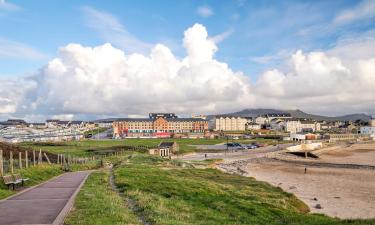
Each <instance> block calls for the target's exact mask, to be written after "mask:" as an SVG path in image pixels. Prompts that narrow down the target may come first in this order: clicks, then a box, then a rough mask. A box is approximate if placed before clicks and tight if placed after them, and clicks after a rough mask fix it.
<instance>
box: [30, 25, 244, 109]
mask: <svg viewBox="0 0 375 225" xmlns="http://www.w3.org/2000/svg"><path fill="white" fill-rule="evenodd" d="M183 44H184V47H185V48H186V51H187V56H186V57H185V58H183V59H178V58H176V57H175V56H174V55H173V53H172V52H171V51H170V49H169V48H168V47H166V46H164V45H161V44H158V45H155V46H154V47H153V48H152V49H151V52H150V54H149V55H142V54H136V53H134V54H126V53H125V52H123V51H122V50H120V49H117V48H114V47H113V46H112V45H111V44H108V43H107V44H104V45H101V46H97V47H85V46H82V45H80V44H69V45H67V46H65V47H63V48H61V49H60V51H59V55H58V57H56V58H55V59H53V60H51V61H50V62H49V63H48V65H47V66H45V67H44V68H43V69H41V70H40V72H39V73H38V74H36V75H35V76H34V77H33V80H34V81H35V82H36V83H37V84H38V85H37V88H36V89H35V93H34V94H33V95H31V96H33V98H31V99H28V100H29V102H32V105H30V107H31V108H34V109H35V110H37V111H39V112H41V113H44V114H50V115H55V114H116V115H121V114H124V115H125V114H146V113H148V112H150V111H173V112H177V113H189V114H190V113H195V112H201V113H203V112H218V111H228V110H232V109H233V108H237V109H240V108H241V107H240V105H242V102H245V101H250V98H249V82H248V79H247V77H246V76H244V75H243V74H242V73H236V72H233V71H232V70H231V69H230V68H229V67H228V65H227V64H225V63H222V62H219V61H217V60H215V59H214V54H215V52H216V51H217V49H218V48H217V46H216V44H215V42H214V41H213V40H211V38H210V37H209V36H208V33H207V30H206V28H205V27H204V26H202V25H200V24H195V25H194V26H192V27H191V28H189V29H187V30H186V31H185V36H184V40H183ZM237 106H238V107H237Z"/></svg>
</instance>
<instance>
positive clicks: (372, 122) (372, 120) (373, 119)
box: [370, 115, 375, 127]
mask: <svg viewBox="0 0 375 225" xmlns="http://www.w3.org/2000/svg"><path fill="white" fill-rule="evenodd" d="M370 126H372V127H375V115H374V116H372V117H371V121H370Z"/></svg>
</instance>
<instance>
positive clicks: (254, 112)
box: [208, 109, 371, 121]
mask: <svg viewBox="0 0 375 225" xmlns="http://www.w3.org/2000/svg"><path fill="white" fill-rule="evenodd" d="M268 113H290V115H291V116H292V117H293V118H300V119H313V120H326V121H356V120H362V121H369V120H370V119H371V116H370V115H367V114H364V113H360V114H348V115H344V116H334V117H330V116H320V115H314V114H309V113H305V112H303V111H301V110H298V109H297V110H278V109H244V110H241V111H239V112H234V113H227V114H220V115H231V116H245V117H257V116H260V115H263V114H268ZM214 116H215V115H210V116H208V119H211V118H213V117H214Z"/></svg>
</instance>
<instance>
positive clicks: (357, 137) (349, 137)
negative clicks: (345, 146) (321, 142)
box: [326, 133, 370, 142]
mask: <svg viewBox="0 0 375 225" xmlns="http://www.w3.org/2000/svg"><path fill="white" fill-rule="evenodd" d="M326 136H327V137H328V139H329V142H340V141H344V142H345V141H361V140H367V139H369V138H370V135H368V134H350V133H347V134H328V135H326Z"/></svg>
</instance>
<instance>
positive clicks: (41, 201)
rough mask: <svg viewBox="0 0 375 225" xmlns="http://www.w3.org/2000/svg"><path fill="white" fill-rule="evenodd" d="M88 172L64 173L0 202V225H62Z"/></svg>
mask: <svg viewBox="0 0 375 225" xmlns="http://www.w3.org/2000/svg"><path fill="white" fill-rule="evenodd" d="M89 173H90V172H88V171H83V172H73V173H66V174H63V175H61V176H59V177H56V178H53V179H51V180H50V181H47V182H46V183H43V184H41V185H39V186H36V187H34V188H30V189H27V190H26V191H24V192H22V193H20V194H17V195H15V196H13V197H11V198H8V199H7V200H3V201H0V224H6V225H11V224H17V225H18V224H60V223H62V222H63V219H64V216H65V214H66V213H67V212H68V211H69V209H70V208H71V206H72V203H73V201H74V197H75V195H76V194H77V193H78V191H79V189H80V188H81V186H82V185H83V183H84V181H85V180H86V177H87V176H88V174H89Z"/></svg>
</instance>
